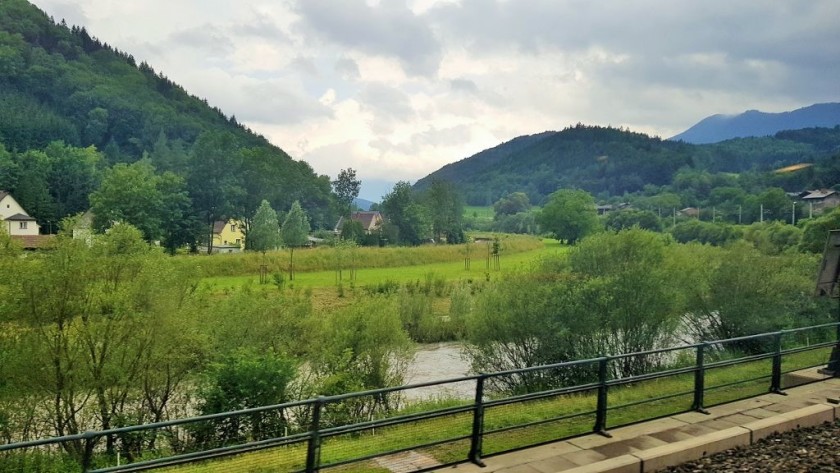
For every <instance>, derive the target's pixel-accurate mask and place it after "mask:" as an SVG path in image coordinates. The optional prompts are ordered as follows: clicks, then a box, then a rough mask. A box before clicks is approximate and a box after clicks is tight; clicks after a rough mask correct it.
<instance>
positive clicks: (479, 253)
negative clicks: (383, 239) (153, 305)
mask: <svg viewBox="0 0 840 473" xmlns="http://www.w3.org/2000/svg"><path fill="white" fill-rule="evenodd" d="M567 248H568V247H566V246H563V245H561V244H560V243H559V242H558V241H556V240H544V242H543V245H542V247H540V248H537V249H534V250H528V251H523V252H519V253H509V254H506V253H504V252H502V254H501V256H500V259H499V261H500V270H499V271H496V270H495V269H491V270H490V271H487V251H486V245H483V244H475V245H473V249H472V254H471V257H470V269H469V270H467V269H465V267H464V266H465V264H464V259H465V256H464V255H459V256H458V258H457V259H453V261H450V262H446V263H430V264H414V265H406V266H396V267H385V268H381V267H380V268H359V269H357V270H356V282H355V285H356V286H357V287H362V286H364V285H367V284H378V283H381V282H382V281H387V280H392V281H396V282H399V283H404V282H407V281H415V280H423V279H424V278H425V277H426V275H428V274H434V275H435V276H436V277H442V278H445V279H447V280H466V279H480V278H486V277H487V276H488V274H489V277H490V278H497V277H499V275H501V274H505V273H506V272H509V271H514V270H517V269H519V268H522V267H524V266H525V265H527V264H530V263H532V262H533V261H536V260H537V259H538V258H540V257H542V256H547V255H551V254H560V253H563V252H565V251H566V250H567ZM389 250H391V249H389V248H385V249H382V251H389ZM394 250H399V249H398V248H397V249H394ZM360 264H363V263H360ZM343 278H344V282H343V284H344V285H349V284H350V281H349V274H348V273H347V271H346V270H345V272H344V274H343ZM270 279H271V278H269V280H270ZM202 284H204V285H205V286H206V287H208V288H210V289H211V290H221V289H226V288H236V287H241V286H243V285H245V284H253V285H258V284H259V274H252V275H247V276H217V277H208V278H204V279H202ZM289 284H292V285H293V286H294V287H295V288H326V287H332V286H335V285H336V284H337V274H336V271H334V270H329V271H305V272H304V271H298V272H296V273H295V280H294V281H288V280H287V281H286V285H287V287H288V286H289ZM266 287H267V288H271V287H273V286H272V285H271V284H269V285H266Z"/></svg>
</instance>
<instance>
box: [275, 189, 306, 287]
mask: <svg viewBox="0 0 840 473" xmlns="http://www.w3.org/2000/svg"><path fill="white" fill-rule="evenodd" d="M280 235H281V236H282V240H283V244H284V245H286V246H287V247H288V248H289V280H292V279H294V278H295V270H294V257H295V247H299V246H304V245H306V243H307V242H308V237H309V220H308V219H307V218H306V214H305V213H304V212H303V209H302V208H301V207H300V203H299V202H298V201H294V202H293V203H292V208H291V209H289V213H288V214H286V220H284V221H283V226H282V227H280Z"/></svg>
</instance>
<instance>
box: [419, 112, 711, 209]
mask: <svg viewBox="0 0 840 473" xmlns="http://www.w3.org/2000/svg"><path fill="white" fill-rule="evenodd" d="M693 151H694V149H693V147H692V146H691V145H687V144H684V143H677V142H668V141H662V140H660V139H659V138H651V137H649V136H647V135H643V134H640V133H633V132H629V131H623V130H618V129H615V128H602V127H590V126H584V125H578V126H576V127H574V128H567V129H565V130H563V131H559V132H558V131H550V132H544V133H540V134H538V135H530V136H523V137H519V138H515V139H513V140H511V141H508V142H506V143H503V144H501V145H499V146H497V147H495V148H491V149H488V150H485V151H482V152H480V153H478V154H476V155H474V156H471V157H469V158H466V159H462V160H461V161H458V162H456V163H452V164H449V165H446V166H444V167H443V168H441V169H439V170H438V171H435V172H434V173H432V174H430V175H429V176H427V177H424V178H423V179H420V180H419V181H417V183H416V184H415V187H416V188H418V189H424V188H426V187H427V186H428V185H429V184H430V183H431V182H432V181H433V180H435V179H441V180H448V181H452V182H453V183H456V184H457V185H458V187H459V189H461V191H462V193H463V195H464V198H465V200H466V202H467V203H469V204H472V205H489V204H492V203H493V202H495V201H496V200H498V199H499V198H500V197H501V196H503V195H505V194H507V193H509V192H516V191H522V192H526V193H527V194H528V195H529V197H530V198H531V201H532V202H539V201H541V200H542V199H543V198H544V197H545V196H547V195H548V194H550V193H551V192H554V191H555V190H557V189H558V188H560V187H576V188H581V189H584V190H587V191H590V192H593V193H598V192H608V193H610V194H614V195H615V194H623V193H624V192H635V191H638V190H641V188H642V187H643V186H644V185H645V184H653V185H664V184H667V183H668V182H670V179H671V176H672V175H673V173H674V172H676V170H677V169H679V168H680V167H683V166H686V165H689V164H690V163H691V160H692V152H693Z"/></svg>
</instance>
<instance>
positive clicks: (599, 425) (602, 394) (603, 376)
mask: <svg viewBox="0 0 840 473" xmlns="http://www.w3.org/2000/svg"><path fill="white" fill-rule="evenodd" d="M609 361H610V358H609V357H604V358H601V359H599V360H598V405H597V407H596V408H595V428H594V429H593V430H594V432H595V433H597V434H601V435H603V436H604V437H612V435H611V434H609V433H608V432H607V363H608V362H609Z"/></svg>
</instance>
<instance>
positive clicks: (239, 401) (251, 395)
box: [193, 349, 297, 448]
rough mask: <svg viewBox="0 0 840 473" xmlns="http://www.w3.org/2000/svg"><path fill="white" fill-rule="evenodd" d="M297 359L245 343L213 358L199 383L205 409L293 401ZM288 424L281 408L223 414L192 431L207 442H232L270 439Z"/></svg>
mask: <svg viewBox="0 0 840 473" xmlns="http://www.w3.org/2000/svg"><path fill="white" fill-rule="evenodd" d="M296 369H297V367H296V363H295V361H294V360H293V359H291V358H288V357H286V356H282V355H278V354H274V353H271V352H269V353H264V354H259V353H258V352H257V351H256V350H254V349H240V350H238V351H237V352H235V353H233V354H231V355H228V356H225V357H224V358H223V359H222V360H221V361H220V362H217V363H214V364H212V365H211V366H210V369H209V370H208V372H207V373H206V375H205V379H204V380H203V382H202V384H201V386H200V388H199V398H200V401H199V411H200V412H201V414H202V415H206V414H216V413H219V412H229V411H236V410H241V409H250V408H255V407H262V406H270V405H274V404H282V403H284V402H287V401H290V400H291V399H290V395H289V392H288V385H289V383H290V382H291V381H292V380H293V379H294V377H295V373H296ZM287 425H288V420H287V418H286V413H285V412H284V411H283V410H282V409H275V410H271V411H265V412H257V413H254V414H250V415H247V416H232V417H224V418H221V419H218V420H215V421H213V422H212V423H209V424H203V425H201V426H200V427H198V428H197V429H195V431H194V432H193V434H194V435H195V437H196V440H197V441H198V442H199V443H200V444H202V446H203V447H204V448H209V447H211V446H221V445H226V444H229V443H230V442H241V441H243V440H245V439H246V438H248V439H249V440H251V441H255V440H267V439H269V438H276V437H280V436H283V435H284V434H285V432H284V428H285V427H286V426H287Z"/></svg>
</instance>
